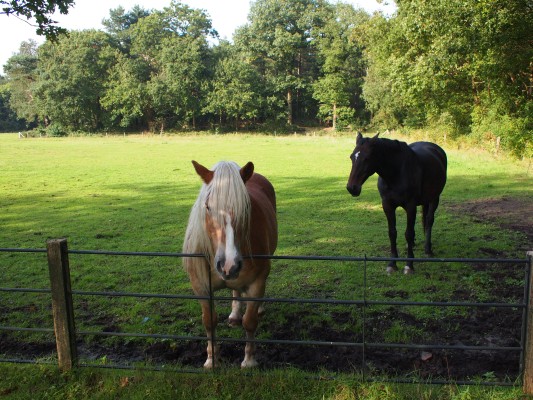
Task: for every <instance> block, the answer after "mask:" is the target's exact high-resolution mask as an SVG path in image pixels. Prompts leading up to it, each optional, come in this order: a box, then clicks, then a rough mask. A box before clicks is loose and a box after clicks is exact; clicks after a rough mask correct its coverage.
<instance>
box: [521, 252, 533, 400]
mask: <svg viewBox="0 0 533 400" xmlns="http://www.w3.org/2000/svg"><path fill="white" fill-rule="evenodd" d="M527 261H528V268H529V298H528V304H527V326H526V332H527V333H526V343H525V348H524V382H523V391H524V394H528V395H531V394H533V273H532V272H533V251H528V252H527Z"/></svg>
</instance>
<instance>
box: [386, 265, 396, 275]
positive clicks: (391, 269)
mask: <svg viewBox="0 0 533 400" xmlns="http://www.w3.org/2000/svg"><path fill="white" fill-rule="evenodd" d="M396 271H398V268H396V267H387V275H392V274H394V273H395V272H396Z"/></svg>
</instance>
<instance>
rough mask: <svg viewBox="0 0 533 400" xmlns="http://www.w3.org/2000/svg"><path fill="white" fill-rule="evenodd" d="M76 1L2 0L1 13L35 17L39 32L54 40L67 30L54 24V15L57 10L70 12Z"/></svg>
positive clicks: (62, 12) (29, 18)
mask: <svg viewBox="0 0 533 400" xmlns="http://www.w3.org/2000/svg"><path fill="white" fill-rule="evenodd" d="M74 2H75V0H47V1H42V0H0V7H1V10H2V11H1V12H0V14H6V15H15V16H17V17H25V18H26V19H28V20H32V19H34V20H35V22H36V23H37V29H36V32H37V34H38V35H45V36H46V37H47V38H48V39H50V40H53V39H55V38H56V37H57V36H58V35H59V34H61V33H63V34H64V33H66V30H65V29H64V28H61V27H60V26H57V25H54V24H56V23H57V21H54V20H53V19H52V15H53V14H54V13H55V12H56V11H59V12H60V13H61V14H68V9H69V8H70V7H72V6H73V5H74Z"/></svg>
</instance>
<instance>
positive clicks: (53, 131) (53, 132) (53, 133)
mask: <svg viewBox="0 0 533 400" xmlns="http://www.w3.org/2000/svg"><path fill="white" fill-rule="evenodd" d="M46 135H47V136H50V137H64V136H68V132H67V131H66V129H65V128H63V127H62V126H61V125H58V124H52V125H50V126H49V127H48V128H46Z"/></svg>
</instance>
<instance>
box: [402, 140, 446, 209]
mask: <svg viewBox="0 0 533 400" xmlns="http://www.w3.org/2000/svg"><path fill="white" fill-rule="evenodd" d="M409 147H410V148H411V149H412V150H413V152H414V153H415V154H416V156H417V158H418V160H419V162H420V164H421V166H422V170H423V172H422V176H423V178H422V186H423V190H422V192H423V196H424V197H425V198H426V200H430V201H431V200H433V199H434V198H436V197H438V196H439V195H440V194H441V193H442V190H443V189H444V185H445V184H446V169H447V165H448V161H447V157H446V153H445V152H444V150H443V149H442V148H441V147H440V146H438V145H436V144H435V143H431V142H414V143H411V144H410V145H409Z"/></svg>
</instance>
